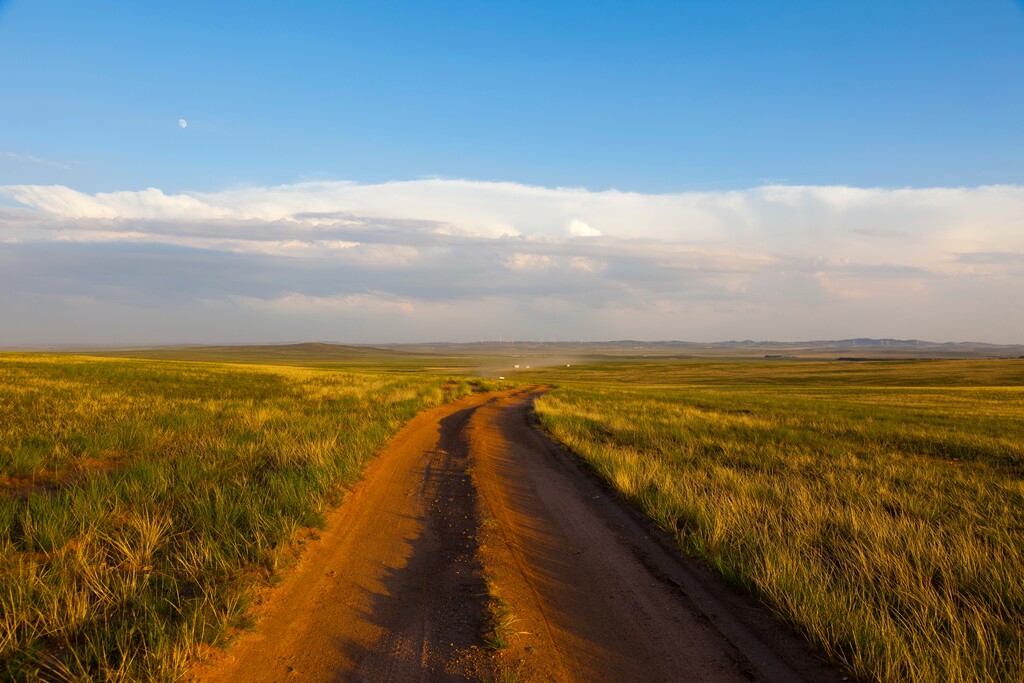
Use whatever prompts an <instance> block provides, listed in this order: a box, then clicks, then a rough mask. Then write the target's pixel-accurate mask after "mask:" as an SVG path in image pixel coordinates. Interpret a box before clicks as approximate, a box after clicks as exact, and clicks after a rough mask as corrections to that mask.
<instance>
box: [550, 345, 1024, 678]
mask: <svg viewBox="0 0 1024 683" xmlns="http://www.w3.org/2000/svg"><path fill="white" fill-rule="evenodd" d="M536 378H537V379H544V380H546V381H549V382H553V383H555V384H556V385H557V386H558V388H557V390H555V391H554V392H552V393H550V394H548V395H547V396H545V397H543V398H542V399H540V400H539V401H538V402H537V412H538V414H539V417H540V419H541V422H542V424H543V425H544V426H545V428H546V429H547V430H548V431H549V432H550V433H551V434H553V435H554V436H555V437H556V438H557V439H558V440H560V441H562V442H563V443H565V444H566V445H567V446H568V447H569V448H570V449H572V450H573V451H574V452H576V453H577V454H578V455H580V456H581V457H582V458H584V459H585V460H586V461H587V462H588V463H590V465H592V466H593V468H594V469H595V470H596V471H597V472H598V473H599V474H600V475H601V476H603V477H604V478H605V479H607V480H608V481H609V482H610V483H611V484H612V485H613V486H614V487H615V488H616V489H618V490H619V491H620V492H621V493H622V494H623V495H624V496H625V497H626V498H627V499H629V500H631V501H633V502H634V503H635V504H637V505H638V506H639V507H641V508H642V509H643V510H644V511H646V512H647V513H648V514H649V515H650V516H651V517H653V518H654V519H655V520H657V522H658V523H659V524H660V525H661V526H662V527H663V528H665V529H667V530H669V531H671V532H672V533H674V534H675V535H676V537H677V538H678V541H679V543H680V545H681V547H682V548H683V549H684V550H685V551H686V552H689V553H692V554H696V555H697V556H699V557H701V558H703V559H704V560H705V561H707V562H708V563H710V564H711V565H712V566H713V567H714V568H716V569H717V570H718V571H719V572H721V573H722V574H723V575H724V576H726V577H727V578H728V579H729V580H730V581H732V582H734V583H736V584H738V585H740V586H742V587H745V588H746V589H748V590H750V591H752V592H754V593H755V594H757V595H759V596H761V597H762V598H763V599H764V600H765V601H766V602H768V603H769V604H771V605H772V606H773V607H774V608H775V609H776V610H777V611H778V612H779V613H780V614H781V615H782V616H784V617H785V618H786V619H787V620H789V621H790V622H791V623H793V624H795V625H796V626H797V627H798V628H799V629H800V630H802V631H803V632H804V633H806V634H807V635H808V636H809V637H810V638H811V640H812V641H814V642H816V643H817V644H819V645H820V646H821V647H822V648H824V649H825V650H826V651H827V652H828V653H829V654H830V655H832V656H833V657H835V658H837V659H839V660H840V661H843V662H845V663H846V664H847V665H848V667H849V668H850V669H851V670H852V671H853V672H854V673H855V674H857V675H858V676H862V677H864V678H865V679H873V680H881V681H893V682H895V681H911V680H913V681H1019V680H1024V541H1022V539H1024V479H1022V474H1024V361H924V362H884V363H874V362H872V363H836V362H831V363H824V362H780V361H760V362H740V363H716V362H706V361H694V362H677V363H660V364H659V363H618V364H604V365H595V366H587V367H574V368H568V369H567V368H562V369H558V370H549V371H547V372H546V373H545V374H544V375H543V376H541V375H536Z"/></svg>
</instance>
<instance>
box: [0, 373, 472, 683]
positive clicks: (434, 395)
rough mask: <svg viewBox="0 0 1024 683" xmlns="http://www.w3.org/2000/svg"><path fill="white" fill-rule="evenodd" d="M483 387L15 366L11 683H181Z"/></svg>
mask: <svg viewBox="0 0 1024 683" xmlns="http://www.w3.org/2000/svg"><path fill="white" fill-rule="evenodd" d="M470 390H471V387H470V385H469V384H468V383H467V382H466V381H445V379H444V378H442V377H436V376H429V375H418V376H408V375H401V374H393V373H392V374H388V373H383V372H378V373H368V372H347V371H324V370H310V369H302V368H278V367H268V366H241V365H234V366H227V365H214V364H202V363H178V362H162V361H143V360H136V361H131V360H116V359H86V358H75V357H68V356H41V355H27V354H0V477H2V478H0V486H2V488H0V678H4V679H8V680H24V681H33V680H40V679H46V680H93V679H95V680H109V681H139V680H174V679H177V678H179V677H180V675H181V674H182V672H183V671H184V670H185V668H186V667H187V665H188V662H189V660H190V658H191V657H193V656H194V655H195V654H196V653H197V652H198V651H199V650H200V649H201V648H202V647H204V646H208V645H219V644H223V643H224V642H225V639H226V638H227V637H228V636H229V634H230V633H231V630H232V627H237V626H245V625H246V624H247V621H248V619H247V616H246V615H247V612H248V595H249V591H250V589H251V588H252V586H253V585H255V584H257V583H261V582H268V581H273V580H275V577H276V576H277V573H278V571H279V569H280V568H281V567H282V566H283V565H287V564H288V563H289V562H290V561H292V558H293V557H294V553H295V550H296V543H297V541H298V539H299V537H300V535H301V534H300V532H301V531H302V530H303V529H304V528H309V527H317V526H320V525H322V523H323V519H324V511H325V510H326V509H328V508H329V507H331V506H333V505H336V504H337V503H338V502H339V501H340V499H341V496H342V495H343V492H344V487H345V486H346V485H349V484H351V483H352V482H353V481H354V480H355V479H356V478H357V477H358V476H359V472H360V471H361V469H362V466H363V465H364V464H365V462H366V461H367V460H368V459H369V458H370V457H371V456H372V454H373V453H374V451H375V450H376V449H378V448H379V447H380V446H381V445H382V444H383V443H384V441H385V440H386V439H387V438H388V437H389V436H390V435H391V434H393V433H394V432H395V431H396V430H397V429H398V428H399V427H400V426H401V425H402V424H404V422H405V421H406V420H408V419H409V418H410V417H412V415H414V414H415V413H416V412H418V411H420V410H422V409H423V408H425V407H428V406H431V405H436V404H438V403H440V402H442V401H445V400H448V399H450V398H452V397H455V396H458V395H463V394H466V393H468V392H469V391H470Z"/></svg>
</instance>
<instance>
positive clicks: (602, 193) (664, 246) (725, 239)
mask: <svg viewBox="0 0 1024 683" xmlns="http://www.w3.org/2000/svg"><path fill="white" fill-rule="evenodd" d="M1022 74H1024V9H1022V5H1021V3H1015V2H1009V1H997V0H992V1H975V2H967V1H962V2H952V1H949V2H943V1H937V0H932V1H929V2H923V1H922V2H917V1H912V0H901V1H900V2H891V1H889V2H875V1H867V0H856V1H854V0H850V1H848V2H827V1H821V0H819V1H814V2H811V1H808V2H785V1H782V0H779V1H777V2H744V1H739V0H737V1H735V2H710V1H706V2H617V3H607V2H514V3H513V2H502V3H499V2H469V1H467V2H425V1H421V2H401V3H398V2H392V3H388V2H373V3H335V2H322V3H317V2H303V3H292V4H285V3H276V2H275V3H271V2H190V1H181V2H177V3H173V4H167V3H148V2H141V3H140V2H133V3H129V2H103V1H97V2H89V3H84V2H65V1H57V0H54V1H37V2H28V1H27V0H7V1H6V2H4V1H3V0H0V83H2V84H3V85H2V89H0V93H2V94H0V320H2V321H17V324H16V325H12V324H0V346H2V345H12V344H52V343H77V342H81V343H175V342H206V341H209V342H230V341H246V342H249V341H285V340H306V339H319V340H335V341H354V342H375V341H378V342H381V341H423V340H454V341H459V340H476V339H479V338H497V337H499V336H502V337H504V338H520V339H523V338H541V337H543V338H548V339H551V338H558V337H560V336H561V337H564V338H567V339H578V338H580V337H587V338H593V339H616V338H623V337H635V338H643V339H690V340H705V341H710V340H718V339H730V338H740V339H742V338H757V339H771V338H774V339H811V338H818V339H821V338H843V337H857V336H876V337H904V338H910V337H917V338H924V339H934V340H940V341H941V340H967V339H974V340H981V341H997V342H1017V343H1021V342H1024V297H1020V296H1019V292H1021V291H1024V163H1021V160H1022V159H1024V80H1022ZM179 119H184V120H186V121H187V126H185V127H182V126H181V125H179Z"/></svg>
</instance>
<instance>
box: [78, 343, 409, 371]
mask: <svg viewBox="0 0 1024 683" xmlns="http://www.w3.org/2000/svg"><path fill="white" fill-rule="evenodd" d="M65 351H67V352H69V353H76V354H81V355H89V356H109V357H117V358H147V359H153V360H183V361H208V362H209V361H212V362H220V363H263V364H267V365H310V366H316V365H353V364H356V365H363V364H367V365H369V364H378V365H380V364H388V363H389V362H395V361H408V360H412V359H413V358H414V356H413V355H412V354H410V353H408V352H406V351H402V350H398V349H381V348H377V347H373V346H357V345H353V344H329V343H324V342H307V343H301V344H240V345H223V346H164V347H138V348H99V349H98V348H92V349H65Z"/></svg>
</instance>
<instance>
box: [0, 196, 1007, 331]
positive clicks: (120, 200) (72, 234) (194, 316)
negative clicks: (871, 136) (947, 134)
mask: <svg viewBox="0 0 1024 683" xmlns="http://www.w3.org/2000/svg"><path fill="white" fill-rule="evenodd" d="M0 197H2V198H3V199H5V200H6V202H7V204H8V206H6V207H2V206H0V315H2V316H3V319H4V320H5V321H7V322H6V323H5V324H4V325H3V326H2V327H0V344H6V345H12V344H30V343H76V342H83V343H161V342H163V343H172V342H184V341H198V342H205V341H209V342H215V341H243V340H245V341H283V340H302V339H330V340H337V341H353V342H375V341H417V340H456V341H458V340H476V339H480V338H483V339H491V338H498V337H499V336H501V337H505V338H536V339H539V338H546V339H579V338H601V339H611V338H641V339H689V340H708V341H710V340H717V339H734V338H739V339H742V338H755V339H769V338H771V339H808V338H837V337H850V336H885V337H917V338H928V339H936V340H966V339H976V340H982V341H993V342H1007V343H1019V342H1022V341H1024V303H1022V300H1024V296H1021V293H1022V292H1024V187H1017V186H991V187H977V188H930V189H879V188H854V187H841V186H786V185H770V186H763V187H756V188H752V189H748V190H740V191H723V192H685V193H676V194H640V193H632V192H619V191H603V192H593V191H588V190H585V189H581V188H545V187H533V186H526V185H519V184H514V183H496V182H477V181H466V180H445V179H431V180H417V181H406V182H390V183H382V184H373V185H366V184H358V183H351V182H318V183H300V184H293V185H285V186H278V187H242V188H233V189H226V190H222V191H218V192H189V193H181V194H167V193H165V192H163V191H161V190H159V189H156V188H149V189H145V190H140V191H119V192H107V193H97V194H86V193H82V192H79V191H76V190H73V189H71V188H67V187H63V186H38V185H11V186H3V187H0Z"/></svg>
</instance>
